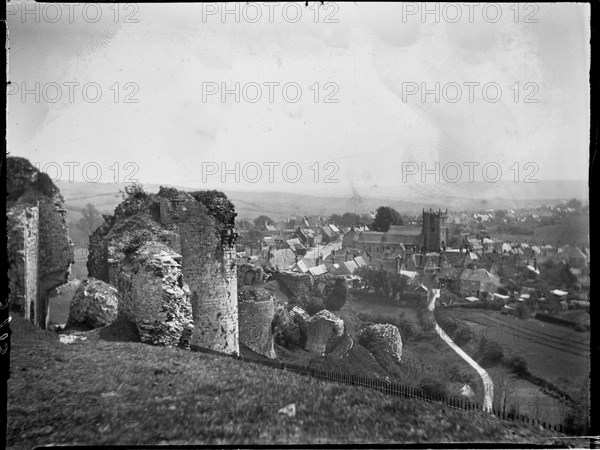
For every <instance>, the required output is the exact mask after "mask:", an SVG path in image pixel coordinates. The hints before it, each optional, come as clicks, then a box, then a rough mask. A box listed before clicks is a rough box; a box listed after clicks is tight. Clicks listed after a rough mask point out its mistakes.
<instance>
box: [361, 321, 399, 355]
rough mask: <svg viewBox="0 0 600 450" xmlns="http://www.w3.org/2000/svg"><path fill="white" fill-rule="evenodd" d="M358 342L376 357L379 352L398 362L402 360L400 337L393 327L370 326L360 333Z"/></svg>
mask: <svg viewBox="0 0 600 450" xmlns="http://www.w3.org/2000/svg"><path fill="white" fill-rule="evenodd" d="M359 342H360V344H361V345H364V346H365V347H366V348H367V349H368V350H369V351H370V352H371V353H372V354H373V355H374V356H376V357H377V354H378V353H379V352H381V353H385V354H387V355H389V356H391V357H392V358H393V359H394V360H396V361H398V362H400V360H401V359H402V336H401V335H400V330H398V328H397V327H396V326H395V325H391V324H388V323H384V324H374V325H370V326H368V327H366V328H365V329H363V330H362V331H361V333H360V335H359Z"/></svg>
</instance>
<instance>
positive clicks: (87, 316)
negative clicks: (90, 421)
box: [67, 278, 119, 328]
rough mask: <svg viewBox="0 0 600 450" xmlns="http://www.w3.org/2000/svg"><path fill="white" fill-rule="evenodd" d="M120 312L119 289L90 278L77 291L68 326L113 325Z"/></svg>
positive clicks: (93, 326) (96, 326)
mask: <svg viewBox="0 0 600 450" xmlns="http://www.w3.org/2000/svg"><path fill="white" fill-rule="evenodd" d="M118 312H119V298H118V296H117V289H116V288H115V287H114V286H111V285H110V284H108V283H105V282H104V281H100V280H96V279H93V278H90V279H87V280H85V281H83V282H82V283H81V284H80V285H79V287H78V288H77V290H76V291H75V294H74V295H73V300H71V305H70V308H69V320H68V322H67V324H68V325H83V326H86V327H89V328H99V327H103V326H105V325H110V324H111V323H113V322H114V321H115V320H116V319H117V316H118Z"/></svg>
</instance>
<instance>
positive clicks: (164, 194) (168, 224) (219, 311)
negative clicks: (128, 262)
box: [88, 187, 239, 354]
mask: <svg viewBox="0 0 600 450" xmlns="http://www.w3.org/2000/svg"><path fill="white" fill-rule="evenodd" d="M234 217H235V212H234V208H233V205H232V204H231V202H229V200H228V199H227V197H226V196H225V195H224V194H222V193H221V192H216V191H199V192H183V191H178V190H176V189H172V188H165V187H161V189H160V191H159V192H158V193H157V194H146V193H144V192H143V191H139V192H137V193H134V194H132V195H129V196H128V197H127V198H126V199H125V200H124V201H123V202H122V203H121V204H120V205H119V206H117V208H116V209H115V214H114V215H113V216H112V217H110V218H108V220H107V223H106V225H105V226H102V227H100V228H99V229H98V230H96V232H94V234H93V235H92V236H91V237H90V253H89V257H88V271H89V274H90V276H91V277H96V278H99V279H102V280H104V281H107V282H110V283H113V284H114V282H115V280H116V279H124V277H123V273H122V272H123V271H124V270H129V269H128V266H123V264H122V262H123V261H125V258H126V257H127V255H132V254H134V253H135V252H137V251H138V249H139V248H140V246H141V245H143V244H144V243H147V242H152V241H154V242H159V243H162V244H165V245H166V246H168V247H169V248H170V249H171V250H173V251H174V252H175V253H178V254H180V255H181V273H182V275H183V276H182V278H183V280H182V283H184V284H185V285H186V288H185V289H189V293H190V302H191V316H192V317H191V319H192V320H193V324H194V327H193V330H194V331H193V334H192V337H191V339H190V348H192V349H194V348H195V349H207V350H213V351H217V352H222V353H229V354H238V353H239V344H238V334H239V332H238V304H237V270H236V261H235V253H234V248H235V247H234V246H235V233H234V232H233V231H234V229H233V227H234ZM173 258H176V255H173ZM125 278H127V277H125ZM123 289H126V283H125V284H123ZM167 292H168V289H167ZM122 294H123V295H125V294H126V293H122Z"/></svg>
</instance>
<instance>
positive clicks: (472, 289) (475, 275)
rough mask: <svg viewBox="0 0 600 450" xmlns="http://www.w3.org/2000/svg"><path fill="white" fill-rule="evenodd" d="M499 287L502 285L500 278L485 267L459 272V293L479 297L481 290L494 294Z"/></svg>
mask: <svg viewBox="0 0 600 450" xmlns="http://www.w3.org/2000/svg"><path fill="white" fill-rule="evenodd" d="M500 287H502V284H501V283H500V278H498V277H497V276H496V275H493V274H491V273H490V272H488V271H487V270H486V269H465V270H463V272H462V273H461V274H460V278H459V293H460V295H468V296H474V297H479V296H480V294H481V293H482V292H488V293H492V294H494V293H496V292H498V288H500Z"/></svg>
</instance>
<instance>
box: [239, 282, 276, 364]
mask: <svg viewBox="0 0 600 450" xmlns="http://www.w3.org/2000/svg"><path fill="white" fill-rule="evenodd" d="M238 308H239V321H240V343H242V344H244V345H246V346H247V347H248V348H249V349H251V350H253V351H255V352H256V353H259V354H261V355H264V356H266V357H267V358H271V359H274V358H275V357H276V355H275V349H274V347H273V319H274V318H275V304H274V296H273V294H272V293H271V292H269V291H267V290H266V289H263V288H257V287H246V288H243V289H241V290H240V291H238Z"/></svg>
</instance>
